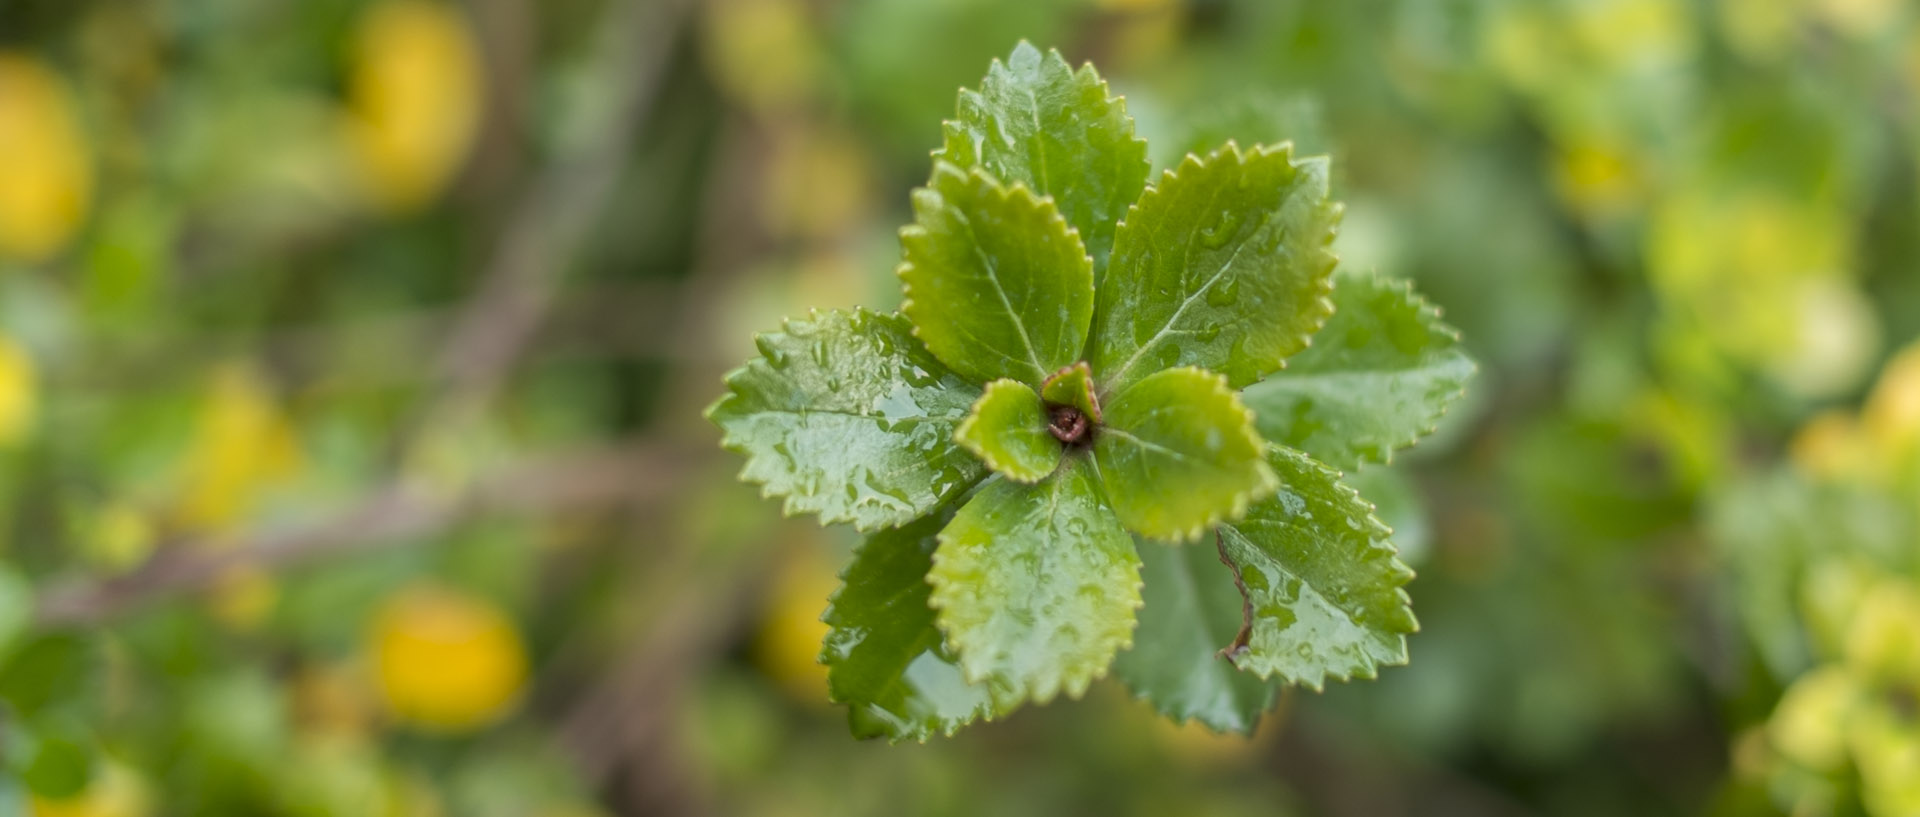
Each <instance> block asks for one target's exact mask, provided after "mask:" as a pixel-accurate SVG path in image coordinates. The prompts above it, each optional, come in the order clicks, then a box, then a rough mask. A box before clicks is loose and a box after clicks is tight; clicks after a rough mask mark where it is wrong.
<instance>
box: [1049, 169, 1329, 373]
mask: <svg viewBox="0 0 1920 817" xmlns="http://www.w3.org/2000/svg"><path fill="white" fill-rule="evenodd" d="M1227 156H1231V157H1233V161H1234V163H1235V164H1236V165H1239V166H1241V167H1245V166H1246V165H1247V163H1248V162H1251V161H1258V160H1262V159H1266V158H1269V157H1274V156H1277V157H1279V158H1280V160H1281V161H1283V162H1285V163H1286V165H1287V167H1288V169H1290V170H1292V171H1293V172H1294V173H1296V174H1298V173H1299V172H1301V168H1302V165H1303V163H1305V162H1311V161H1327V157H1326V156H1324V155H1314V156H1307V157H1304V158H1301V159H1295V158H1294V156H1293V142H1291V141H1287V142H1281V143H1279V144H1277V145H1265V144H1256V145H1254V146H1253V147H1252V148H1251V149H1249V150H1247V151H1246V152H1244V153H1243V152H1242V151H1241V149H1240V145H1239V143H1238V142H1237V141H1236V140H1233V139H1228V140H1227V141H1226V144H1223V145H1221V146H1220V147H1217V148H1214V149H1213V150H1211V151H1208V153H1207V155H1206V156H1205V157H1201V156H1199V155H1198V154H1195V153H1194V152H1193V151H1187V155H1186V156H1185V157H1184V158H1182V159H1181V160H1180V163H1179V165H1177V166H1175V167H1170V168H1167V169H1165V170H1162V171H1160V178H1159V180H1158V181H1157V182H1154V181H1153V180H1152V179H1149V182H1150V183H1149V184H1148V185H1147V189H1146V190H1144V191H1142V192H1141V193H1140V198H1139V199H1138V200H1136V201H1134V203H1133V204H1130V205H1127V211H1126V213H1125V214H1124V215H1122V216H1121V218H1120V221H1119V222H1118V223H1116V224H1115V225H1114V229H1113V235H1114V246H1116V247H1118V246H1119V244H1120V232H1121V231H1122V230H1124V229H1126V227H1127V224H1128V223H1129V222H1131V221H1132V220H1133V219H1134V217H1135V216H1137V215H1138V214H1139V211H1140V210H1141V208H1142V206H1143V205H1145V204H1147V202H1149V201H1152V200H1155V199H1157V198H1159V196H1160V195H1161V192H1160V189H1161V188H1162V187H1164V186H1166V185H1167V183H1169V182H1172V181H1174V180H1176V179H1178V178H1180V174H1181V173H1182V172H1197V171H1199V170H1202V169H1205V168H1206V167H1207V166H1208V164H1209V163H1211V162H1213V161H1215V160H1217V159H1221V158H1223V157H1227ZM1331 199H1332V188H1331V185H1329V187H1328V189H1327V191H1326V193H1325V194H1324V195H1322V196H1321V201H1324V202H1326V204H1327V206H1328V208H1329V210H1330V213H1329V218H1328V220H1327V229H1326V233H1325V235H1323V236H1322V237H1321V240H1320V252H1319V255H1320V256H1321V259H1322V261H1323V265H1322V266H1321V267H1320V268H1319V269H1318V270H1317V272H1318V273H1319V274H1318V275H1316V276H1315V277H1316V278H1317V279H1318V280H1319V284H1318V285H1317V289H1318V292H1316V293H1315V294H1314V297H1313V298H1312V301H1311V303H1312V304H1313V306H1314V307H1315V308H1314V310H1313V311H1312V312H1311V313H1309V314H1310V315H1311V316H1312V320H1313V325H1312V327H1311V328H1309V329H1307V330H1306V331H1304V332H1301V333H1299V334H1297V335H1296V336H1294V337H1293V340H1294V341H1295V342H1297V343H1298V344H1299V346H1300V348H1299V349H1297V350H1295V351H1294V352H1293V354H1295V355H1297V354H1299V353H1300V352H1302V351H1305V350H1306V349H1307V348H1308V347H1310V346H1312V345H1313V337H1314V336H1315V335H1318V334H1319V333H1320V330H1321V329H1323V328H1325V327H1326V325H1327V320H1328V319H1329V318H1332V317H1333V310H1334V305H1333V287H1334V278H1335V276H1334V275H1333V271H1334V269H1335V268H1337V267H1339V265H1340V256H1338V255H1336V254H1334V252H1333V242H1334V239H1335V237H1337V236H1338V234H1339V232H1340V221H1341V219H1342V218H1344V217H1345V215H1346V210H1347V206H1346V205H1345V204H1343V203H1341V202H1337V201H1332V200H1331ZM1095 297H1096V299H1097V298H1098V294H1097V293H1096V295H1095ZM1094 325H1095V326H1096V327H1097V326H1098V325H1099V315H1098V314H1097V313H1096V314H1095V316H1094ZM1092 335H1093V333H1092V332H1088V343H1089V344H1091V343H1092V342H1093V340H1094V338H1093V337H1092ZM1146 348H1147V347H1144V346H1143V347H1141V348H1140V349H1139V350H1136V352H1135V354H1134V358H1136V359H1137V358H1138V357H1139V355H1140V354H1141V353H1142V352H1144V350H1145V349H1146ZM1092 351H1093V350H1092V349H1091V348H1089V349H1088V350H1087V352H1088V354H1087V355H1086V356H1087V357H1089V358H1091V357H1092ZM1291 356H1292V355H1289V357H1291ZM1133 363H1134V361H1133V360H1130V361H1129V362H1128V363H1127V364H1126V365H1124V366H1122V367H1121V369H1120V371H1119V372H1118V373H1110V374H1108V375H1107V381H1108V382H1109V384H1112V383H1120V382H1121V377H1120V376H1121V375H1124V374H1127V373H1129V372H1130V371H1131V370H1132V368H1133ZM1286 367H1287V361H1286V360H1285V359H1282V360H1281V361H1280V368H1279V369H1276V370H1274V371H1283V370H1285V369H1286ZM1149 374H1151V373H1149ZM1272 374H1273V372H1267V373H1266V374H1265V375H1262V376H1261V377H1256V378H1255V379H1254V382H1259V380H1260V379H1262V378H1264V377H1266V376H1270V375H1272ZM1143 379H1145V378H1135V379H1133V380H1131V381H1126V383H1125V385H1131V384H1133V383H1138V382H1140V381H1141V380H1143ZM1249 385H1251V384H1249ZM1101 393H1102V394H1104V395H1111V394H1113V386H1111V385H1109V386H1108V387H1107V388H1106V389H1104V390H1103V391H1102V392H1101Z"/></svg>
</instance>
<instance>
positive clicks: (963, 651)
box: [927, 457, 1147, 735]
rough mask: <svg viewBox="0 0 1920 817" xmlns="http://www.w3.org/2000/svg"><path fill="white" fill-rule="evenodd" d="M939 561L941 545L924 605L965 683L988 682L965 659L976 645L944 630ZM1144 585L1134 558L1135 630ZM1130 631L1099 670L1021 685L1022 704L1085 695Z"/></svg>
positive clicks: (1126, 645) (1125, 645)
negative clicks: (1046, 683) (1041, 686)
mask: <svg viewBox="0 0 1920 817" xmlns="http://www.w3.org/2000/svg"><path fill="white" fill-rule="evenodd" d="M1062 459H1063V460H1064V459H1066V458H1062ZM1085 459H1086V461H1087V462H1092V461H1093V458H1092V457H1086V458H1085ZM1092 487H1093V490H1094V491H1095V492H1101V487H1100V483H1099V480H1098V479H1097V478H1096V479H1095V480H1094V481H1093V486H1092ZM1101 502H1102V503H1103V504H1106V505H1108V506H1109V507H1110V506H1111V505H1112V503H1110V502H1107V501H1106V497H1105V496H1104V494H1102V496H1101ZM938 537H939V543H940V544H941V545H945V544H946V543H947V531H946V528H944V527H942V528H941V529H940V533H939V534H938ZM942 561H943V560H942V559H941V548H939V547H936V548H934V551H933V568H932V569H929V570H928V571H927V583H928V584H930V585H933V593H932V595H930V596H929V597H928V598H927V605H928V606H930V607H932V608H933V609H934V610H935V614H934V617H933V621H934V626H936V627H938V628H940V635H941V636H942V637H943V638H944V639H945V640H946V646H947V648H948V649H949V650H951V651H952V652H953V654H954V656H955V657H956V658H957V659H958V661H959V664H960V675H961V678H962V679H964V680H965V681H966V682H967V683H968V684H984V683H987V682H989V681H990V680H991V679H992V678H993V673H992V672H988V671H981V672H976V671H975V669H974V667H972V666H971V665H969V663H968V661H967V655H968V654H969V652H970V651H971V650H973V649H975V648H976V647H977V646H978V645H970V644H969V642H968V641H967V640H966V639H964V638H961V637H960V636H958V635H956V634H954V633H953V632H952V631H951V630H949V629H947V625H946V621H945V617H944V616H941V615H939V612H938V611H940V610H944V609H946V607H947V605H946V604H944V603H942V602H943V599H944V598H945V596H946V592H945V591H946V588H947V587H948V584H947V583H946V582H943V581H940V580H939V579H937V578H935V577H936V576H938V575H939V572H940V570H939V568H940V563H941V562H942ZM1146 586H1147V583H1146V581H1145V580H1144V579H1142V578H1141V577H1140V560H1139V559H1138V558H1137V557H1136V558H1135V559H1134V564H1133V584H1132V586H1131V587H1130V588H1129V589H1128V593H1129V595H1131V596H1132V603H1131V604H1130V605H1129V607H1130V609H1132V611H1133V613H1134V616H1133V619H1134V629H1138V627H1139V623H1140V622H1139V612H1140V608H1141V607H1142V606H1143V605H1144V604H1145V602H1144V601H1143V600H1142V599H1141V596H1140V589H1141V588H1143V587H1146ZM1133 632H1134V631H1133V629H1129V630H1128V631H1127V634H1126V637H1125V638H1123V639H1121V640H1120V641H1119V642H1117V643H1115V644H1114V647H1113V652H1112V655H1109V656H1108V657H1107V663H1106V664H1104V665H1102V666H1101V667H1099V668H1098V669H1095V670H1092V671H1091V672H1089V673H1087V675H1086V676H1085V677H1082V678H1075V677H1070V676H1067V675H1066V674H1064V673H1062V674H1061V677H1056V678H1053V679H1051V683H1050V685H1049V686H1048V687H1046V688H1044V689H1040V690H1035V689H1034V688H1033V687H1032V686H1025V687H1023V688H1021V690H1020V692H1021V694H1022V695H1023V696H1024V697H1023V701H1022V703H1032V704H1034V705H1035V706H1046V705H1047V704H1050V703H1052V702H1053V701H1054V699H1055V698H1058V697H1059V696H1060V695H1061V694H1062V693H1065V694H1066V696H1067V699H1068V700H1074V701H1077V700H1080V698H1081V697H1083V696H1085V695H1086V693H1087V690H1088V689H1089V688H1091V687H1092V686H1093V682H1095V681H1098V680H1101V679H1103V678H1105V677H1107V675H1108V674H1110V673H1111V672H1112V671H1113V659H1114V658H1115V657H1117V656H1119V655H1120V653H1123V652H1126V651H1127V650H1130V649H1133ZM1019 705H1021V704H1013V705H1010V706H1008V707H1007V708H1006V709H1005V710H1002V711H1000V712H998V713H997V714H1000V715H1005V714H1008V713H1009V712H1011V711H1013V709H1015V708H1016V707H1018V706H1019ZM987 720H989V721H991V720H993V718H992V717H988V718H987ZM948 734H949V735H951V734H952V733H948Z"/></svg>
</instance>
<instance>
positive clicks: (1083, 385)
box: [1040, 361, 1101, 423]
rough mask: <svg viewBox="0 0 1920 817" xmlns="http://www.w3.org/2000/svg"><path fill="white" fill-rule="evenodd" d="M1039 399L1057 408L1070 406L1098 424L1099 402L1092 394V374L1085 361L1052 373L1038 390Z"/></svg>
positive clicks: (1099, 418)
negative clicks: (1057, 406)
mask: <svg viewBox="0 0 1920 817" xmlns="http://www.w3.org/2000/svg"><path fill="white" fill-rule="evenodd" d="M1040 399H1042V400H1045V401H1047V402H1048V403H1052V404H1054V405H1059V406H1072V407H1074V408H1077V409H1079V410H1080V413H1082V414H1085V415H1087V419H1089V420H1092V421H1094V422H1096V423H1098V422H1100V420H1101V415H1100V400H1099V398H1097V397H1095V396H1094V394H1093V372H1092V370H1090V369H1088V368H1087V364H1086V362H1085V361H1081V362H1079V363H1075V364H1073V365H1072V366H1068V367H1067V368H1064V369H1061V370H1060V371H1057V372H1054V373H1053V376H1052V377H1049V378H1047V382H1046V383H1045V384H1044V385H1043V386H1041V388H1040Z"/></svg>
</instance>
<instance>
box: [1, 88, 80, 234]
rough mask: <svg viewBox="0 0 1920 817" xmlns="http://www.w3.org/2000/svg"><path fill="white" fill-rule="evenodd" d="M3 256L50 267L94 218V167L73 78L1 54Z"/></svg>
mask: <svg viewBox="0 0 1920 817" xmlns="http://www.w3.org/2000/svg"><path fill="white" fill-rule="evenodd" d="M0 179H5V180H6V181H5V183H4V184H0V257H13V258H16V259H19V260H23V261H27V262H30V263H31V262H38V261H44V260H46V259H47V258H49V257H51V256H52V255H53V254H54V253H56V252H58V251H59V250H60V249H61V248H62V247H65V246H66V244H67V242H68V240H70V239H71V238H72V237H73V234H74V231H75V230H76V229H78V228H79V226H80V223H81V221H82V220H84V219H85V218H86V215H87V207H88V205H89V203H90V202H91V200H92V197H93V165H92V161H91V159H90V158H89V152H88V148H87V141H86V138H85V136H84V134H83V132H82V130H81V127H80V122H79V118H78V116H77V115H76V113H75V111H74V104H73V93H72V91H71V90H70V89H69V88H68V87H67V83H66V81H65V80H63V79H61V78H60V76H59V75H58V74H55V73H54V72H53V70H52V69H50V68H48V67H47V66H46V65H45V64H43V63H41V62H40V61H39V60H37V59H34V58H32V57H28V56H23V55H20V54H10V53H6V52H0Z"/></svg>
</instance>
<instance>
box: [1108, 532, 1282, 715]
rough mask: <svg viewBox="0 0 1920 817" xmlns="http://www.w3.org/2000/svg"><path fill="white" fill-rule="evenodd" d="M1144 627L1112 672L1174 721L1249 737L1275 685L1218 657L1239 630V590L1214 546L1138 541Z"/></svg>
mask: <svg viewBox="0 0 1920 817" xmlns="http://www.w3.org/2000/svg"><path fill="white" fill-rule="evenodd" d="M1136 548H1137V549H1138V550H1139V552H1140V562H1141V566H1142V569H1141V578H1142V579H1143V580H1144V582H1145V586H1144V587H1143V588H1142V589H1141V591H1140V592H1141V596H1142V597H1143V601H1144V603H1143V604H1142V605H1141V607H1140V626H1139V627H1138V628H1136V629H1135V630H1134V632H1133V649H1131V650H1128V651H1127V652H1123V653H1121V654H1120V657H1119V658H1117V659H1115V660H1114V662H1113V674H1114V675H1115V676H1116V677H1118V678H1119V679H1120V680H1122V681H1125V682H1126V684H1127V687H1128V688H1130V689H1132V690H1133V694H1134V695H1135V696H1137V697H1140V698H1144V699H1145V700H1146V701H1147V702H1148V703H1151V704H1153V708H1154V709H1157V710H1159V711H1160V713H1161V714H1163V715H1166V716H1167V717H1169V718H1172V719H1174V720H1176V721H1187V720H1197V721H1199V722H1201V723H1204V724H1206V725H1207V726H1209V727H1211V728H1212V729H1214V730H1215V731H1219V732H1241V733H1250V732H1252V731H1253V728H1254V727H1255V726H1256V725H1258V724H1259V722H1260V715H1261V713H1263V712H1265V711H1267V709H1268V707H1271V706H1272V705H1273V699H1274V692H1275V686H1276V685H1275V683H1273V682H1271V681H1262V680H1260V678H1258V677H1256V676H1255V675H1254V674H1253V673H1251V672H1244V671H1241V670H1239V669H1237V668H1235V667H1234V665H1233V664H1232V663H1231V662H1229V661H1227V660H1226V659H1225V658H1221V657H1220V656H1219V655H1218V652H1219V650H1220V649H1221V648H1222V647H1225V646H1227V645H1228V644H1229V643H1231V642H1232V641H1233V637H1234V635H1235V634H1236V633H1238V632H1239V630H1240V591H1239V590H1238V589H1237V588H1235V587H1234V586H1233V574H1232V573H1231V572H1229V571H1228V569H1227V566H1226V565H1223V564H1221V563H1220V556H1219V552H1218V551H1217V550H1215V549H1214V548H1212V547H1203V546H1180V545H1161V544H1155V543H1152V542H1139V543H1137V545H1136Z"/></svg>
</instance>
